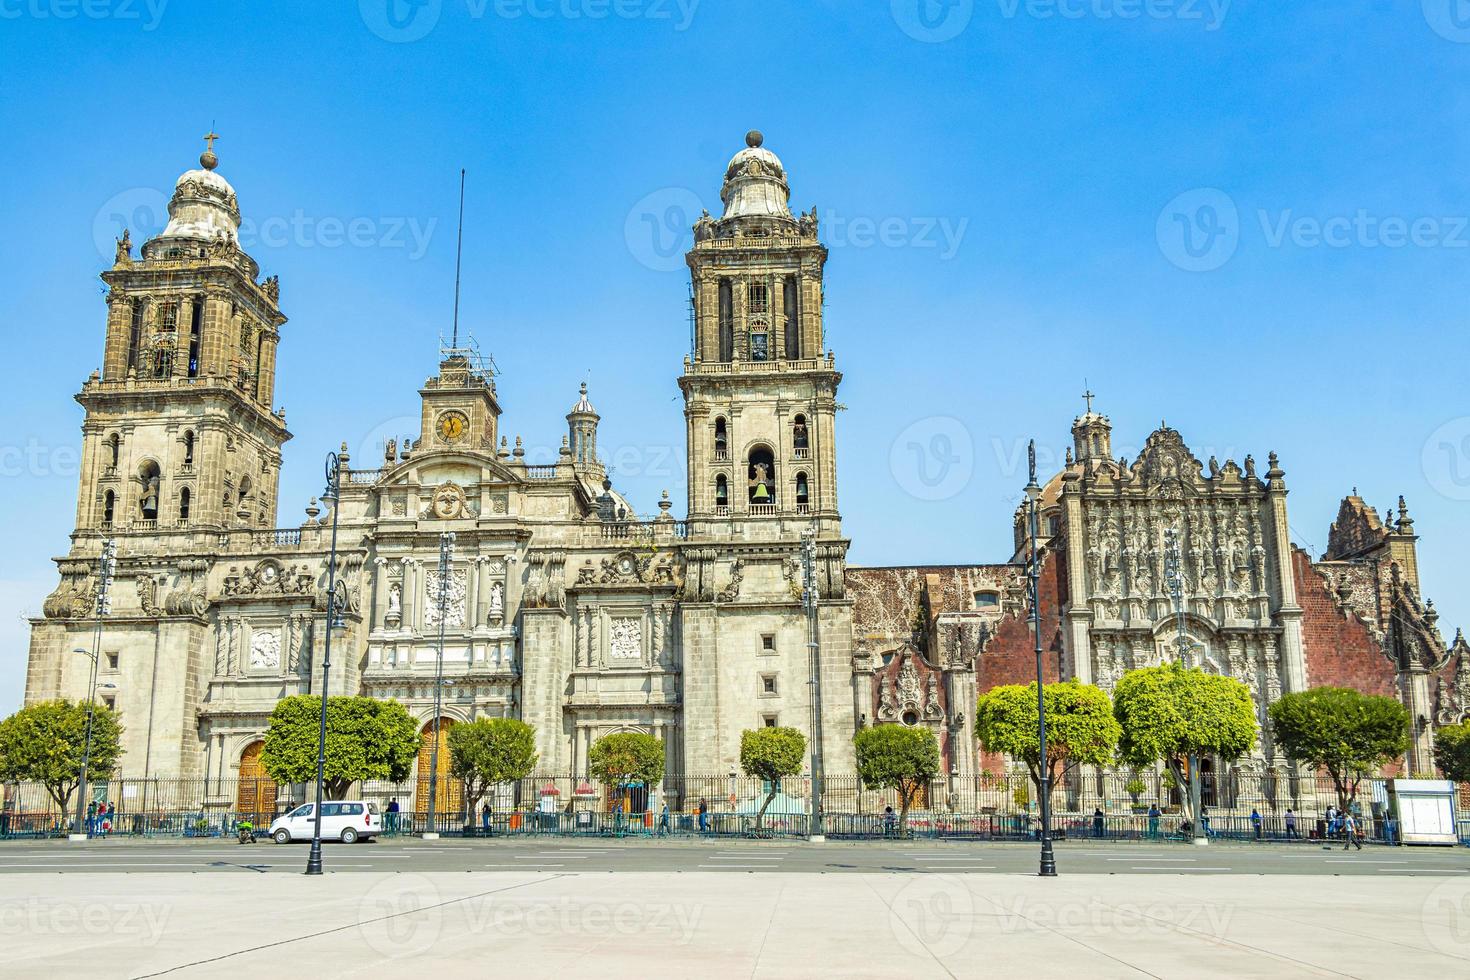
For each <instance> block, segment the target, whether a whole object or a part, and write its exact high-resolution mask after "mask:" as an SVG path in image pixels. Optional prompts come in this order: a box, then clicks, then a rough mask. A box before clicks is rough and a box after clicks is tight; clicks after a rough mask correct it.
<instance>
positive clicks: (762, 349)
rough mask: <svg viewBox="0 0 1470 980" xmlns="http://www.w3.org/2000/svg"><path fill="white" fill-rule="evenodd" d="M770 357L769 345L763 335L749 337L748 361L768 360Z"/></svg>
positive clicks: (754, 334) (756, 334)
mask: <svg viewBox="0 0 1470 980" xmlns="http://www.w3.org/2000/svg"><path fill="white" fill-rule="evenodd" d="M770 355H771V348H770V343H769V341H768V339H767V337H766V335H765V334H763V333H753V334H751V335H750V359H751V360H752V361H765V360H769V359H770Z"/></svg>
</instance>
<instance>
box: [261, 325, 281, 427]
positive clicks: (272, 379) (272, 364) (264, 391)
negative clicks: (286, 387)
mask: <svg viewBox="0 0 1470 980" xmlns="http://www.w3.org/2000/svg"><path fill="white" fill-rule="evenodd" d="M280 342H281V336H280V334H278V333H276V332H275V331H270V332H269V333H267V334H266V335H265V339H264V346H263V348H262V351H261V356H260V377H258V378H256V379H255V399H256V401H258V402H260V404H261V406H262V407H263V408H265V409H266V410H267V411H269V410H270V408H271V404H272V401H273V400H274V399H275V397H276V347H277V346H278V345H279V344H280Z"/></svg>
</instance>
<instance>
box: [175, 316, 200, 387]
mask: <svg viewBox="0 0 1470 980" xmlns="http://www.w3.org/2000/svg"><path fill="white" fill-rule="evenodd" d="M196 302H198V301H197V300H196V299H195V298H194V297H193V296H185V297H184V298H183V299H181V300H179V315H178V319H177V320H176V321H175V323H174V369H173V376H174V377H175V378H187V377H188V376H189V333H190V327H191V326H192V324H193V323H194V304H195V303H196Z"/></svg>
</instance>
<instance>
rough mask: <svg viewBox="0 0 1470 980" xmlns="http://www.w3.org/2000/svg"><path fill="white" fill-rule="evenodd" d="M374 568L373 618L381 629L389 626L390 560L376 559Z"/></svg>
mask: <svg viewBox="0 0 1470 980" xmlns="http://www.w3.org/2000/svg"><path fill="white" fill-rule="evenodd" d="M373 567H374V568H375V569H376V570H375V571H374V572H373V576H374V578H373V618H372V622H373V623H374V624H375V625H376V626H377V627H378V628H379V629H386V628H387V626H388V559H386V558H374V559H373Z"/></svg>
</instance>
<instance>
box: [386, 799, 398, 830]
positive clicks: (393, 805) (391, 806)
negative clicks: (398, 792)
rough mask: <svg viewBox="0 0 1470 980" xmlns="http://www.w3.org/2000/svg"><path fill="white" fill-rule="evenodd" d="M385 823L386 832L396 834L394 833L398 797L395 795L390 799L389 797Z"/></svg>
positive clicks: (396, 823) (396, 828) (396, 820)
mask: <svg viewBox="0 0 1470 980" xmlns="http://www.w3.org/2000/svg"><path fill="white" fill-rule="evenodd" d="M387 823H388V826H387V828H386V829H387V831H388V833H390V834H396V833H398V797H396V796H395V797H393V798H392V799H390V800H389V801H388V821H387Z"/></svg>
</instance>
